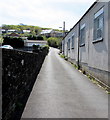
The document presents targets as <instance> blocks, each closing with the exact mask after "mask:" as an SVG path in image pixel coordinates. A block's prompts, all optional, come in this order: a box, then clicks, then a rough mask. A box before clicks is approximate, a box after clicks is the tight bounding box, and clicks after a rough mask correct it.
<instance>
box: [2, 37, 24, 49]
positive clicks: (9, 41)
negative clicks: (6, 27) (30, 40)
mask: <svg viewBox="0 0 110 120" xmlns="http://www.w3.org/2000/svg"><path fill="white" fill-rule="evenodd" d="M3 39H4V41H3V45H11V46H12V47H14V48H22V47H24V41H23V40H22V38H15V37H3Z"/></svg>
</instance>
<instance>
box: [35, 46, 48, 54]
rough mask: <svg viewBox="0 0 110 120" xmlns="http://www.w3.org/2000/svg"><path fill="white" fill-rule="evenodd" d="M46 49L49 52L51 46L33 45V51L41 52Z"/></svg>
mask: <svg viewBox="0 0 110 120" xmlns="http://www.w3.org/2000/svg"><path fill="white" fill-rule="evenodd" d="M42 51H45V52H46V53H47V54H48V52H49V46H48V45H42V46H40V45H33V52H36V53H39V52H42Z"/></svg>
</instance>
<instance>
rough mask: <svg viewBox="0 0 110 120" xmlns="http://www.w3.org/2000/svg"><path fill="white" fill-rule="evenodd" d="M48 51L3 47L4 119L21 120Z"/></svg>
mask: <svg viewBox="0 0 110 120" xmlns="http://www.w3.org/2000/svg"><path fill="white" fill-rule="evenodd" d="M46 54H47V52H46V51H44V50H43V51H42V52H40V53H29V52H23V51H18V50H8V49H2V119H3V120H19V119H20V117H21V114H22V112H23V109H24V107H25V104H26V101H27V99H28V97H29V95H30V92H31V90H32V87H33V85H34V82H35V80H36V77H37V75H38V73H39V71H40V68H41V66H42V63H43V61H44V59H45V56H46Z"/></svg>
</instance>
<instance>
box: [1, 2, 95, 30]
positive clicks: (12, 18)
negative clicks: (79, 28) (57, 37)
mask: <svg viewBox="0 0 110 120" xmlns="http://www.w3.org/2000/svg"><path fill="white" fill-rule="evenodd" d="M94 1H95V0H0V26H1V25H2V24H9V25H11V24H12V25H18V24H20V23H23V24H25V25H34V26H40V27H46V28H54V29H62V28H59V27H63V21H65V27H66V30H70V29H71V28H72V27H73V26H74V24H75V23H76V22H77V21H78V20H79V19H80V18H81V17H82V16H83V14H84V13H85V12H86V11H87V9H88V8H89V7H90V6H91V5H92V4H93V3H94Z"/></svg>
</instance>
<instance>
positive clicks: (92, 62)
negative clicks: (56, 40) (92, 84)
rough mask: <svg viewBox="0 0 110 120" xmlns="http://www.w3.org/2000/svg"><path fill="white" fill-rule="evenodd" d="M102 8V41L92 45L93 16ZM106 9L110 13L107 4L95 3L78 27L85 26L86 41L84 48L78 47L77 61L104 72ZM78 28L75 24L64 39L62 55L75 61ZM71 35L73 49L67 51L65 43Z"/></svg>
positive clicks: (105, 62)
mask: <svg viewBox="0 0 110 120" xmlns="http://www.w3.org/2000/svg"><path fill="white" fill-rule="evenodd" d="M109 6H110V5H109ZM102 7H103V8H104V39H103V41H101V42H97V43H93V28H94V14H95V13H96V12H97V11H98V10H100V8H102ZM108 9H109V11H110V8H108V3H107V2H100V3H97V4H95V5H94V6H93V8H91V10H90V11H89V12H88V13H87V14H86V15H85V16H84V17H83V19H81V21H80V26H81V25H83V24H84V23H85V25H86V40H85V46H82V47H79V52H80V54H79V61H80V62H81V63H87V64H88V66H90V67H93V68H97V69H100V70H105V71H108V39H109V40H110V35H109V38H108V34H110V33H108ZM109 14H110V12H109ZM109 18H110V17H109ZM109 22H110V19H109ZM109 26H110V25H109ZM78 27H79V24H77V25H76V26H75V27H74V28H73V29H72V30H71V31H70V32H69V33H68V35H67V36H66V37H65V39H64V40H65V49H64V55H65V56H68V57H70V58H71V59H75V60H76V61H77V55H78V52H77V51H78V47H77V46H78V36H79V35H78ZM109 32H110V31H109ZM73 33H75V47H74V49H70V51H67V42H68V39H69V38H71V37H72V34H73Z"/></svg>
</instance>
